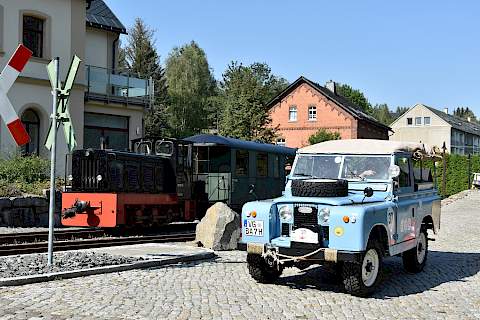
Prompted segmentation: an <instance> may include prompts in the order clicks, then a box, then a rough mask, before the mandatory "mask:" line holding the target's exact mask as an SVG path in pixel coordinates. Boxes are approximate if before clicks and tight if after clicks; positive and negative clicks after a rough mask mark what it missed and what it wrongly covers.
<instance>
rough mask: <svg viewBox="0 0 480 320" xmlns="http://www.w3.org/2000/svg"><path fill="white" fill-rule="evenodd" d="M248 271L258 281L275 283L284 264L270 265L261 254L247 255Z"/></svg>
mask: <svg viewBox="0 0 480 320" xmlns="http://www.w3.org/2000/svg"><path fill="white" fill-rule="evenodd" d="M247 264H248V272H249V273H250V275H251V276H252V278H253V279H255V280H256V281H257V282H260V283H273V282H275V281H276V280H277V279H278V278H279V277H280V275H281V274H282V271H283V268H282V266H278V268H277V266H270V265H268V264H267V262H266V261H265V259H263V258H262V256H261V255H259V254H251V253H249V254H248V255H247Z"/></svg>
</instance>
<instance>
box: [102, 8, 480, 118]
mask: <svg viewBox="0 0 480 320" xmlns="http://www.w3.org/2000/svg"><path fill="white" fill-rule="evenodd" d="M106 2H107V3H108V5H109V6H110V8H111V9H112V10H113V11H114V12H115V14H116V15H117V16H118V17H119V18H120V20H121V21H122V22H123V23H124V24H125V25H126V26H127V28H128V27H130V26H131V25H132V24H133V21H134V19H135V18H136V17H141V18H142V19H143V20H144V21H145V22H146V23H147V24H148V25H150V26H151V27H153V28H154V29H155V30H156V45H157V48H158V51H159V53H160V55H161V59H162V63H163V62H164V61H165V59H166V57H167V56H168V52H169V51H170V50H171V49H172V48H173V47H174V46H179V45H182V44H184V43H188V42H190V41H191V40H195V41H196V42H198V44H199V45H200V46H201V47H202V48H203V49H204V50H205V52H206V54H207V57H208V60H209V63H210V66H211V68H212V69H213V71H214V74H215V76H216V78H217V79H220V78H221V75H222V72H223V70H225V68H226V66H227V65H228V63H229V62H230V61H232V60H238V61H241V62H243V63H245V64H249V63H252V62H256V61H259V62H267V63H268V64H269V65H270V66H271V68H272V70H273V72H274V73H275V74H277V75H280V76H283V77H285V78H286V79H288V80H289V81H294V80H295V79H296V78H297V77H299V76H300V75H304V76H306V77H308V78H309V79H311V80H314V81H316V82H319V83H321V84H324V83H325V81H327V80H329V79H333V80H335V81H338V82H342V83H347V84H350V85H351V86H352V87H354V88H358V89H360V90H362V91H363V92H364V93H365V94H366V96H367V97H368V98H369V100H370V102H371V103H387V104H388V105H389V106H390V107H391V108H396V107H397V106H411V105H413V104H415V103H424V104H427V105H430V106H433V107H436V108H438V109H442V108H444V107H448V108H449V109H450V110H452V109H453V108H454V107H457V106H468V107H470V108H472V109H473V110H474V111H475V112H476V113H477V115H480V91H479V88H480V61H479V60H480V38H479V31H480V19H479V18H478V15H479V13H480V1H433V0H426V1H412V0H403V1H380V0H379V1H370V0H362V1H358V0H351V1H342V0H335V1H333V0H330V1H313V0H311V1H307V0H305V1H303V0H298V1H282V0H277V1H273V0H270V1H267V0H264V1H259V0H257V1H254V0H242V1H238V0H237V1H225V0H223V1H220V0H218V1H213V0H202V1H200V0H196V1H195V0H177V1H155V0H141V1H127V0H106Z"/></svg>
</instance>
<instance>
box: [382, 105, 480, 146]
mask: <svg viewBox="0 0 480 320" xmlns="http://www.w3.org/2000/svg"><path fill="white" fill-rule="evenodd" d="M390 127H391V128H392V129H393V131H394V133H393V135H391V136H390V140H397V141H413V142H423V143H426V144H429V145H431V146H438V147H440V148H441V147H442V146H443V144H444V143H445V147H446V148H447V152H450V153H455V154H462V155H465V154H480V125H479V124H478V123H475V122H473V121H467V120H463V119H461V118H459V117H456V116H453V115H450V114H448V109H445V110H443V111H440V110H437V109H434V108H432V107H428V106H426V105H423V104H416V105H415V106H413V107H412V108H410V109H409V110H408V111H407V112H405V113H404V114H403V115H402V116H401V117H399V118H398V119H397V120H395V121H394V122H393V123H392V124H391V125H390Z"/></svg>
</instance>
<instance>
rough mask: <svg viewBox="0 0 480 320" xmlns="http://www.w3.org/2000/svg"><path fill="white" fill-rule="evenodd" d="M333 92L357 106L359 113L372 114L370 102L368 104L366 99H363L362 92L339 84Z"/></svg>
mask: <svg viewBox="0 0 480 320" xmlns="http://www.w3.org/2000/svg"><path fill="white" fill-rule="evenodd" d="M335 90H336V92H337V94H339V95H341V96H342V97H344V98H346V99H347V100H348V101H350V102H351V103H353V104H354V105H356V106H358V107H359V109H360V111H362V112H364V113H366V114H372V106H371V104H370V102H368V99H367V98H366V97H365V95H364V94H363V92H361V91H360V90H358V89H353V88H352V87H351V86H349V85H348V84H341V83H339V84H337V85H336V86H335Z"/></svg>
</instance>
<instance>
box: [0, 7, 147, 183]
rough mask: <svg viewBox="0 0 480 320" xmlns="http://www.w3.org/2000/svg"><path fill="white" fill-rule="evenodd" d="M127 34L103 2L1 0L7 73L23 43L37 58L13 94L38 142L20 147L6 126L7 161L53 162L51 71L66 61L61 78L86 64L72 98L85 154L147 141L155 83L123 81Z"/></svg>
mask: <svg viewBox="0 0 480 320" xmlns="http://www.w3.org/2000/svg"><path fill="white" fill-rule="evenodd" d="M125 33H126V30H125V27H124V26H123V25H122V23H121V22H120V21H119V20H118V19H117V17H116V16H115V15H114V14H113V12H112V11H111V10H110V9H109V8H108V6H107V5H106V4H105V3H104V2H103V0H35V1H32V0H15V1H13V0H0V68H2V69H3V67H4V66H5V64H6V63H7V62H8V59H9V57H10V56H11V55H12V53H13V52H14V50H15V49H16V47H17V46H18V44H19V43H23V44H25V45H26V46H27V47H29V48H30V49H31V50H32V51H33V55H34V56H33V57H32V58H31V59H30V61H29V62H28V64H27V65H26V67H25V69H24V70H23V72H22V73H21V74H20V76H19V77H18V79H17V81H16V82H15V84H14V85H13V87H12V88H11V89H10V91H9V92H8V97H9V99H10V100H11V101H12V104H13V105H14V107H15V109H16V110H17V113H18V114H19V116H20V118H21V119H22V121H23V122H24V124H25V126H26V129H27V131H28V133H29V135H30V137H31V142H30V143H29V144H28V145H26V146H24V147H23V148H17V146H16V144H15V142H14V140H13V138H12V137H11V136H10V133H9V131H8V129H7V127H6V125H5V124H4V123H3V121H2V123H1V124H0V146H1V152H2V154H3V156H5V155H6V154H7V155H8V154H12V153H15V152H18V151H20V152H22V153H25V154H38V155H40V156H43V157H48V156H49V152H48V150H47V149H46V148H45V147H44V141H45V138H46V135H47V131H48V128H49V122H50V119H49V115H50V113H51V110H52V96H51V93H50V91H51V88H50V82H49V80H48V75H47V71H46V68H45V67H46V65H47V64H48V63H49V62H50V60H51V59H53V58H54V57H57V56H58V57H60V65H61V69H60V71H61V76H60V79H62V80H63V79H65V76H66V72H67V71H68V67H69V64H70V61H71V58H72V56H73V55H74V54H76V55H77V56H79V57H80V58H81V59H82V65H81V69H80V71H79V73H78V75H77V78H76V82H75V85H74V87H73V89H72V92H71V97H70V113H71V116H72V119H73V126H74V129H75V133H76V137H77V144H78V145H77V148H88V147H99V145H100V141H101V140H102V141H104V142H105V143H106V145H107V147H109V148H114V149H120V150H123V149H128V148H129V144H130V140H132V139H135V138H139V137H141V136H142V134H143V115H144V110H145V108H146V107H148V105H149V93H150V88H149V82H148V80H145V79H138V78H134V77H130V76H126V75H120V74H118V73H117V72H116V71H115V69H116V66H117V58H118V38H119V36H120V34H125ZM57 141H58V143H59V147H58V149H57V150H58V157H57V163H58V165H59V171H58V172H59V174H62V173H63V172H64V164H65V155H66V154H67V153H68V151H67V148H66V144H65V141H64V139H63V130H60V132H59V135H58V140H57Z"/></svg>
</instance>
